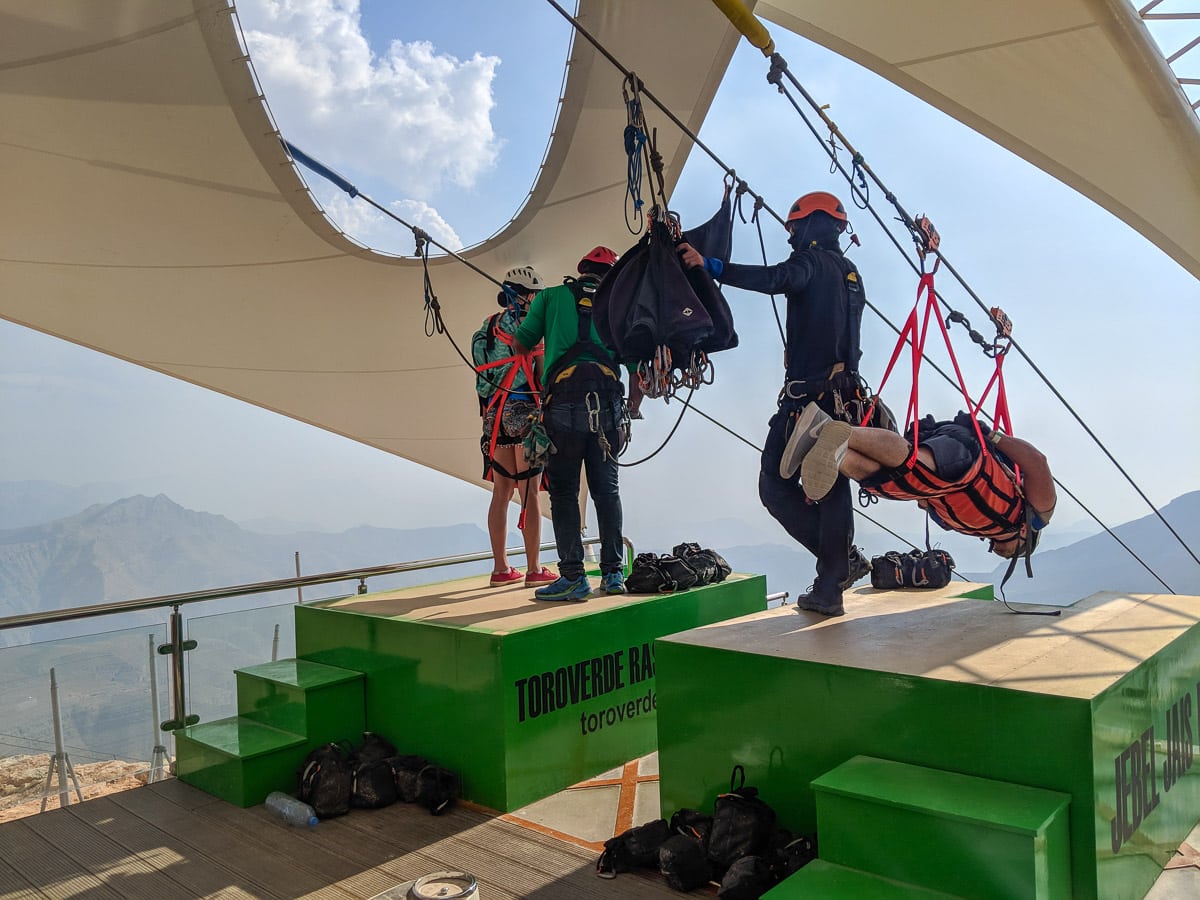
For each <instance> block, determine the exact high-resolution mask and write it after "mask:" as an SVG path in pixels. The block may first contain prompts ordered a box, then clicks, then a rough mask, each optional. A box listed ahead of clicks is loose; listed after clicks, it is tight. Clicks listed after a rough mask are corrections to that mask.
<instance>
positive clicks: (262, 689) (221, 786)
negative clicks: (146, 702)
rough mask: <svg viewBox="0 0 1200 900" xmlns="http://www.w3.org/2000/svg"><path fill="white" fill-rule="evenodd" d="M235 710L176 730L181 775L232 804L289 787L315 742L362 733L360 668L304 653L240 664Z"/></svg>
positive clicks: (258, 799) (354, 737)
mask: <svg viewBox="0 0 1200 900" xmlns="http://www.w3.org/2000/svg"><path fill="white" fill-rule="evenodd" d="M233 675H234V677H236V679H237V698H238V708H237V715H236V716H233V717H230V718H228V719H218V720H217V721H214V722H202V723H200V724H199V725H192V726H190V727H188V728H184V729H181V730H179V731H176V732H175V769H176V774H177V775H178V777H179V779H180V780H181V781H186V782H187V783H188V784H191V785H194V786H195V787H198V788H200V789H201V790H204V791H208V792H209V793H210V794H214V795H216V796H218V797H220V798H221V799H223V800H226V801H228V802H230V803H233V804H234V805H236V806H242V807H245V806H254V805H256V804H258V803H262V801H263V800H264V799H265V798H266V796H267V794H269V793H270V792H271V791H285V792H287V793H294V792H295V790H296V771H297V769H298V768H299V767H300V764H301V763H302V762H303V761H304V757H305V756H306V755H307V754H308V751H309V750H311V749H312V748H313V747H316V746H318V745H320V744H323V743H326V742H328V741H335V740H350V741H357V740H359V739H361V737H362V732H363V723H364V721H365V711H364V695H363V676H362V674H361V673H359V672H353V671H348V670H346V669H341V668H337V667H334V666H328V665H324V664H322V663H318V662H312V661H309V660H303V659H288V660H280V661H278V662H269V663H263V664H262V665H257V666H250V667H248V668H245V669H238V670H237V671H236V672H235V673H233Z"/></svg>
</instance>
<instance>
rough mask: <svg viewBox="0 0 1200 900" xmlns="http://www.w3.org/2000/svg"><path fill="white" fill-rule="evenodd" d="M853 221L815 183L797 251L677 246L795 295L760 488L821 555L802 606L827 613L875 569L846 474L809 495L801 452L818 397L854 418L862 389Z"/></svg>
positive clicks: (747, 284) (791, 235) (725, 272)
mask: <svg viewBox="0 0 1200 900" xmlns="http://www.w3.org/2000/svg"><path fill="white" fill-rule="evenodd" d="M848 224H849V220H848V218H847V216H846V209H845V207H844V206H843V205H842V203H841V201H840V200H838V198H837V197H835V196H834V195H833V194H830V193H827V192H825V191H814V192H812V193H808V194H805V195H804V196H802V197H800V198H799V199H798V200H797V201H796V202H795V203H793V204H792V206H791V209H789V210H788V216H787V230H788V243H789V244H790V245H791V247H792V254H791V255H790V256H789V257H788V258H787V259H785V260H784V261H783V262H781V263H777V264H776V265H771V266H757V265H740V264H737V263H731V262H727V261H724V260H720V259H715V258H707V259H706V258H705V257H704V256H702V255H701V254H700V253H698V252H697V251H696V250H695V248H693V247H692V246H690V245H689V244H682V245H681V246H680V248H679V253H680V257H681V259H682V260H683V263H684V265H686V266H692V267H695V266H703V267H704V268H705V269H706V270H707V271H708V272H709V274H711V275H712V276H713V278H716V279H717V280H719V281H721V282H722V283H723V284H724V285H726V286H728V287H737V288H744V289H745V290H749V291H756V292H758V293H762V294H783V295H785V296H786V297H787V325H786V329H785V333H786V339H785V351H784V367H785V376H784V385H783V389H782V390H781V391H780V392H779V408H778V411H777V412H776V413H775V414H774V415H773V416H772V417H771V420H770V423H769V426H768V431H767V439H766V443H765V446H764V448H763V453H762V462H761V468H760V471H759V480H758V493H759V498H760V499H761V500H762V503H763V505H764V506H765V507H766V508H767V511H768V512H769V513H770V514H771V515H772V516H773V517H774V518H775V519H776V520H777V521H778V522H779V523H780V524H781V525H782V526H783V527H784V529H785V530H786V531H787V533H788V534H789V535H791V536H792V538H794V539H795V540H796V541H798V542H799V543H801V544H802V545H804V547H806V548H807V549H808V550H809V552H810V553H812V554H813V555H814V556H815V557H816V558H817V573H816V579H815V580H814V582H813V584H812V587H811V588H810V589H809V590H808V591H807V592H806V593H803V594H801V595H800V596H799V597H798V598H797V600H796V605H797V606H798V607H799V608H801V609H807V610H812V611H815V612H819V613H822V614H824V615H828V616H840V615H842V614H843V613H844V609H843V606H842V592H843V591H844V590H845V589H846V588H848V587H849V586H850V585H852V584H853V583H854V582H855V581H857V580H859V579H860V578H862V577H863V576H864V575H866V574H867V572H868V571H870V563H869V562H868V561H867V559H866V557H865V556H863V554H862V553H861V551H859V550H858V548H857V547H855V546H854V545H853V540H854V518H853V514H854V510H853V505H852V502H851V496H850V482H849V481H848V480H847V479H846V477H845V476H839V477H838V478H837V481H836V483H835V484H834V485H833V487H832V488H831V490H830V491H829V493H828V494H827V495H826V496H825V497H824V499H822V500H821V501H820V502H819V503H811V502H809V501H808V500H807V498H806V497H805V494H804V491H803V489H802V488H801V486H800V479H799V474H798V470H799V456H798V453H797V451H796V445H797V443H798V442H801V441H802V438H803V435H802V434H801V432H800V431H799V430H798V429H796V427H795V425H796V420H797V417H798V416H799V413H800V410H801V409H802V408H803V407H804V406H805V405H806V404H808V403H810V402H811V403H815V404H816V405H817V406H818V407H820V408H821V409H822V410H824V411H825V412H826V413H827V414H829V415H831V416H833V417H834V418H837V419H842V420H844V421H851V420H852V418H853V416H854V414H855V411H856V410H857V409H858V407H859V403H860V402H861V399H862V397H863V394H864V391H863V390H862V382H861V380H860V379H859V377H858V364H859V358H860V357H861V356H862V353H861V350H860V349H859V330H860V326H861V324H862V314H863V309H864V308H865V306H866V293H865V291H864V289H863V283H862V278H861V276H860V275H859V273H858V269H857V268H855V266H854V263H852V262H851V261H850V260H848V259H847V258H846V257H845V256H844V255H843V253H842V249H841V244H840V240H839V239H840V238H841V235H842V233H843V232H844V231H845V230H846V227H847V225H848ZM854 424H858V422H857V421H855V422H854Z"/></svg>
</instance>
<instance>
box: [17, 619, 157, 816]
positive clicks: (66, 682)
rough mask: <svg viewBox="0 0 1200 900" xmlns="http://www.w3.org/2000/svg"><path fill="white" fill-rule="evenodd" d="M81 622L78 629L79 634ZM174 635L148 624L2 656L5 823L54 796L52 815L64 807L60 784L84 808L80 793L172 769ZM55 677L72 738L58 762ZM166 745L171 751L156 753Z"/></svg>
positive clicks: (64, 727)
mask: <svg viewBox="0 0 1200 900" xmlns="http://www.w3.org/2000/svg"><path fill="white" fill-rule="evenodd" d="M147 615H148V614H143V616H142V617H143V618H146V617H147ZM157 615H158V614H153V617H157ZM80 624H81V623H70V625H72V626H74V627H75V629H76V630H77V629H78V626H79V625H80ZM87 624H89V625H91V626H92V627H95V626H96V625H97V624H98V623H96V622H89V623H87ZM53 627H55V626H43V627H41V628H39V629H38V631H40V632H42V633H43V634H44V633H45V631H46V630H47V629H51V628H53ZM62 630H63V629H62V628H61V627H60V628H59V632H60V633H61V631H62ZM166 634H167V629H166V626H165V625H164V624H161V623H160V624H148V625H144V626H139V627H131V628H125V629H122V630H119V631H106V632H100V633H96V634H90V635H81V636H72V637H63V638H58V639H55V640H35V641H34V642H32V643H27V644H21V645H16V646H8V647H2V648H0V819H4V818H14V817H17V816H19V815H23V814H26V813H32V812H37V811H38V810H39V809H40V806H41V800H42V796H43V789H44V788H47V789H48V793H49V798H48V800H47V804H46V808H47V809H51V808H55V807H57V806H58V805H59V796H58V795H59V789H60V784H65V785H66V786H67V787H68V788H69V790H70V794H71V798H70V799H71V802H75V801H77V800H78V796H77V795H76V790H77V788H78V789H79V790H81V791H82V793H83V795H84V797H88V796H91V795H93V794H95V793H97V792H98V791H97V788H98V787H99V785H102V784H105V783H108V782H110V781H112V780H114V779H117V778H118V777H119V778H120V779H121V781H122V783H124V782H128V783H127V784H124V786H126V787H132V786H134V785H135V784H136V783H137V782H136V781H134V779H137V781H140V782H145V781H146V780H147V779H148V777H149V773H150V771H151V768H152V765H153V764H155V763H157V764H159V765H160V766H162V765H164V764H165V765H169V760H168V759H166V758H164V757H165V756H169V755H170V754H171V751H172V750H173V748H172V746H171V742H170V740H169V735H166V734H165V733H163V732H161V731H160V730H159V728H158V726H159V724H160V723H161V722H163V721H164V720H166V719H168V718H169V707H170V696H169V695H170V688H169V685H170V681H169V674H168V665H169V663H168V659H167V657H164V656H161V655H159V654H158V653H156V652H154V648H156V647H157V646H158V645H159V644H162V643H164V642H165V640H166ZM151 667H153V673H154V679H155V688H156V691H155V692H154V693H155V694H156V698H155V699H157V708H155V705H154V703H153V702H152V690H151V671H152V668H151ZM52 671H53V673H54V682H55V684H56V685H57V695H58V710H59V721H60V723H61V735H62V756H61V757H59V758H58V759H55V757H56V756H57V754H56V750H55V738H54V732H55V728H54V717H53V712H52V710H53V702H52V699H51V687H50V686H51V672H52ZM156 746H157V747H163V749H164V751H165V752H160V753H159V754H156V753H155V747H156ZM52 761H54V763H55V772H54V777H52V778H51V779H50V782H49V784H48V785H47V776H48V775H49V774H51V772H50V769H51V763H52ZM59 771H61V772H62V774H63V776H64V781H63V782H60V780H59V778H58V772H59ZM160 771H161V769H160ZM72 772H73V773H74V778H72V777H71V773H72Z"/></svg>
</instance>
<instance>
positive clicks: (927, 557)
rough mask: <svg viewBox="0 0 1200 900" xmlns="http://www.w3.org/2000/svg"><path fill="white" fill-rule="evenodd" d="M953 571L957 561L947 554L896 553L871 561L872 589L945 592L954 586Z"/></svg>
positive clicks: (916, 551) (934, 551)
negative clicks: (912, 589)
mask: <svg viewBox="0 0 1200 900" xmlns="http://www.w3.org/2000/svg"><path fill="white" fill-rule="evenodd" d="M953 570H954V558H953V557H952V556H951V555H950V554H949V553H947V552H946V551H945V550H912V551H910V552H908V553H901V552H899V551H898V550H892V551H889V552H888V553H885V554H884V555H883V556H873V557H871V587H873V588H876V589H880V590H895V589H897V588H926V589H930V588H942V587H945V586H946V585H948V584H949V583H950V578H951V577H952V572H953Z"/></svg>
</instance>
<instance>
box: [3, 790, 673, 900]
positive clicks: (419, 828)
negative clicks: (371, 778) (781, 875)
mask: <svg viewBox="0 0 1200 900" xmlns="http://www.w3.org/2000/svg"><path fill="white" fill-rule="evenodd" d="M595 859H596V854H595V853H594V852H592V851H590V850H587V849H584V848H582V847H576V846H574V845H572V844H570V843H567V842H565V841H561V840H558V839H556V838H553V837H549V836H546V835H543V834H539V833H537V832H535V831H531V830H529V829H526V828H522V827H520V826H518V825H515V824H513V823H510V822H506V821H503V820H501V819H499V818H497V817H495V816H493V815H491V814H489V813H486V812H483V811H481V810H477V809H473V808H469V807H459V808H456V809H454V810H451V811H450V812H448V813H446V814H445V815H443V816H431V815H430V814H429V813H428V812H427V811H425V810H424V809H422V808H419V807H415V806H410V805H406V804H395V805H393V806H390V807H387V808H385V809H380V810H354V811H352V812H351V813H350V814H349V815H347V816H342V817H340V818H337V819H331V820H326V821H323V822H321V824H320V825H318V826H317V827H316V828H314V829H298V828H290V827H288V826H286V825H283V824H280V823H278V822H277V821H276V820H275V819H274V818H272V816H271V815H270V814H269V813H268V812H267V811H266V810H265V809H264V808H263V807H261V806H258V807H252V808H250V809H239V808H237V807H235V806H231V805H230V804H228V803H225V802H223V801H221V800H217V799H215V798H214V797H211V796H210V795H208V794H205V793H203V792H201V791H198V790H196V789H195V788H192V787H190V786H188V785H186V784H184V783H182V782H180V781H176V780H173V779H172V780H168V781H164V782H159V783H158V784H154V785H149V786H147V787H143V788H138V789H135V790H131V791H126V792H124V793H119V794H112V795H109V796H107V797H102V798H99V799H96V800H88V801H87V802H85V803H80V804H76V805H72V806H68V807H66V808H65V809H61V810H53V811H50V812H46V813H43V814H41V815H37V816H30V817H29V818H26V819H18V820H16V821H13V822H8V823H4V824H0V897H3V898H5V900H8V898H13V900H18V898H19V900H27V898H28V900H34V898H43V897H46V898H63V897H86V898H88V900H92V898H95V900H101V898H146V900H174V898H184V897H221V898H235V897H236V898H247V897H255V898H257V897H263V898H297V897H311V898H330V900H348V898H369V897H374V896H375V895H376V894H379V893H381V892H383V891H386V890H388V889H390V888H393V887H395V886H396V885H397V884H400V883H402V882H406V881H409V880H411V879H414V878H418V877H420V876H421V875H427V874H429V873H431V872H436V871H439V870H444V869H458V870H465V871H467V872H471V873H472V874H473V875H475V877H476V878H477V879H478V882H479V894H480V898H481V900H502V898H535V900H551V898H563V900H566V898H582V900H587V898H609V900H612V898H622V900H624V898H632V900H637V898H642V897H645V898H652V897H674V896H677V894H676V892H675V891H672V890H671V889H670V888H668V887H667V885H666V883H665V881H663V880H662V879H661V878H660V877H658V876H657V873H655V874H653V875H647V876H638V875H628V874H627V875H621V876H620V877H619V878H617V879H616V880H611V881H609V880H604V879H600V878H597V877H596V875H595Z"/></svg>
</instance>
